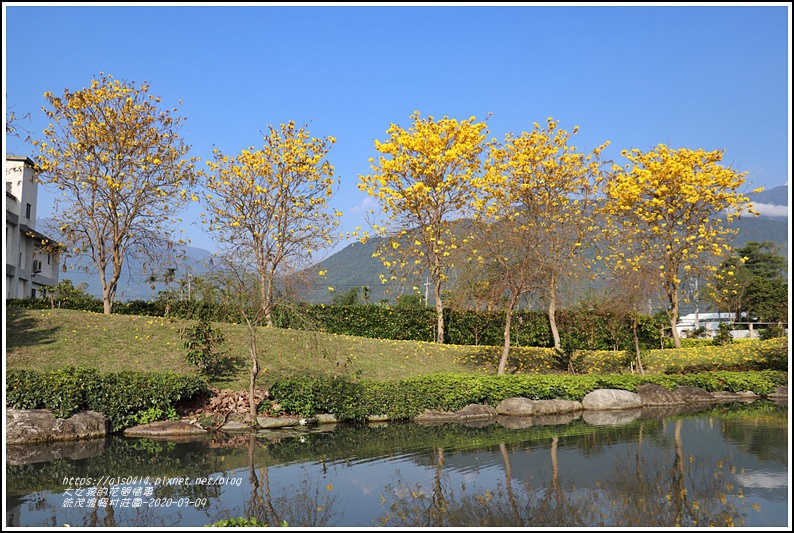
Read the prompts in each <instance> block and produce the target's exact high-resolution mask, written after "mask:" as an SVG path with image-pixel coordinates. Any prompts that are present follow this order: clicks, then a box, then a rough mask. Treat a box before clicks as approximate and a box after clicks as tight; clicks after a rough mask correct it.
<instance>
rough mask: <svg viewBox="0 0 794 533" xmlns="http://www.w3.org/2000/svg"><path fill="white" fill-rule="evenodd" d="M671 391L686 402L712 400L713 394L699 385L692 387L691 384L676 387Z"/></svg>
mask: <svg viewBox="0 0 794 533" xmlns="http://www.w3.org/2000/svg"><path fill="white" fill-rule="evenodd" d="M673 392H675V394H676V396H678V397H679V398H681V399H682V400H683V401H684V402H686V403H697V402H712V401H714V396H712V395H711V393H710V392H709V391H707V390H706V389H702V388H700V387H693V386H692V385H684V386H682V387H678V388H677V389H676V390H675V391H673Z"/></svg>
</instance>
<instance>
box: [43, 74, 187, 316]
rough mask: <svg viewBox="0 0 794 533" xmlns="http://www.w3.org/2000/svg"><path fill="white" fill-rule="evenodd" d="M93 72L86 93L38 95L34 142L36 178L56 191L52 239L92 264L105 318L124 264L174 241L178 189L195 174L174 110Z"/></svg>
mask: <svg viewBox="0 0 794 533" xmlns="http://www.w3.org/2000/svg"><path fill="white" fill-rule="evenodd" d="M100 74H101V76H100V78H99V79H98V80H92V81H91V85H90V87H87V88H83V89H79V90H75V91H71V90H69V89H65V90H64V92H63V94H62V95H61V96H56V95H54V94H52V93H50V92H47V93H45V94H44V97H45V98H46V100H47V102H48V104H49V106H45V107H42V110H43V111H44V112H45V113H46V115H47V116H48V117H49V118H50V120H52V123H50V124H49V125H48V126H47V127H46V128H45V129H44V139H43V140H37V141H35V142H34V144H35V145H36V146H37V147H38V149H39V156H38V161H37V163H38V167H39V178H40V179H41V181H42V182H43V183H44V184H45V185H51V186H53V187H56V188H57V189H58V190H60V191H62V195H61V198H60V199H59V200H58V203H59V206H60V204H61V203H62V204H64V205H63V209H58V210H57V211H56V213H55V216H54V219H55V223H56V224H57V225H58V227H59V228H60V233H61V239H62V240H63V242H64V243H65V244H67V245H68V246H69V247H70V248H71V249H72V250H73V251H74V252H75V253H85V254H87V255H88V256H89V257H90V258H91V260H92V261H93V264H94V266H95V267H96V269H97V270H98V272H99V277H100V280H101V283H102V299H103V301H104V311H105V313H108V314H109V313H111V312H112V309H113V303H114V301H115V296H116V289H117V286H118V280H119V277H120V276H121V271H122V265H123V263H124V260H125V259H126V258H127V257H128V256H129V255H130V254H133V253H134V254H147V255H149V256H152V257H153V256H154V255H155V254H156V253H157V252H159V251H162V250H167V249H170V248H171V247H172V245H173V243H174V242H175V241H176V239H175V238H174V237H175V232H174V230H173V229H172V227H173V224H175V223H177V222H178V219H177V218H175V217H176V216H177V214H178V213H179V211H180V210H181V209H182V208H184V207H185V204H186V202H185V199H184V198H183V195H182V194H180V193H181V191H184V190H185V189H186V188H190V187H191V186H192V185H193V183H194V182H195V180H196V178H197V175H198V172H197V171H196V169H195V159H191V158H188V157H187V156H188V152H189V147H188V146H187V145H186V144H185V143H184V142H183V141H182V140H181V139H180V138H179V136H178V135H177V131H178V129H179V126H180V124H181V123H182V120H183V119H181V118H179V117H176V116H174V113H175V112H176V111H177V109H176V108H171V109H161V108H160V105H159V104H160V98H159V97H156V96H153V95H151V94H149V84H148V83H142V84H140V85H136V84H135V83H134V82H127V81H119V80H116V79H114V78H113V77H112V76H110V75H105V74H103V73H100ZM109 267H110V270H108V269H109Z"/></svg>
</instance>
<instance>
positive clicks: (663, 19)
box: [3, 2, 791, 250]
mask: <svg viewBox="0 0 794 533" xmlns="http://www.w3.org/2000/svg"><path fill="white" fill-rule="evenodd" d="M3 11H4V13H3V15H4V17H3V24H4V46H3V51H4V58H3V69H4V72H3V84H4V87H3V95H4V104H5V109H6V114H8V112H9V111H13V112H14V113H16V115H17V116H23V115H25V114H27V113H30V117H29V118H28V119H25V120H23V121H22V122H21V123H20V126H21V127H23V128H26V129H28V130H29V131H31V132H32V133H33V134H34V135H40V132H41V130H42V128H43V127H44V126H45V125H46V121H45V120H44V115H43V113H42V112H41V110H40V108H41V106H42V105H44V103H45V101H44V98H43V93H44V92H45V91H52V92H54V93H56V94H57V93H61V92H62V91H63V89H65V88H69V89H72V90H74V89H79V88H82V87H84V86H87V85H88V84H89V83H90V81H91V80H92V79H93V78H95V77H97V76H98V75H99V73H100V72H105V73H108V74H111V75H113V76H114V77H116V78H119V79H125V80H131V81H134V82H136V83H140V82H143V81H148V82H150V83H151V88H150V93H151V94H154V95H157V96H161V97H162V98H163V102H164V105H167V106H173V105H176V104H177V103H178V101H179V100H182V101H183V102H184V104H183V105H181V106H179V115H181V116H183V117H185V118H186V119H187V120H186V123H185V127H184V128H183V130H182V136H183V137H184V139H185V140H186V142H187V143H188V144H190V145H191V146H192V147H193V150H192V153H191V155H196V156H200V157H202V158H203V159H204V160H206V159H209V158H210V157H211V150H212V147H213V146H217V147H218V148H219V149H220V150H221V151H222V152H224V153H228V154H235V153H237V152H239V151H240V150H242V149H244V148H248V147H251V146H255V147H259V146H261V141H262V136H261V134H260V132H261V131H266V129H267V126H268V125H275V126H277V125H278V124H280V123H283V122H287V121H290V120H294V121H295V122H296V123H298V124H304V123H309V131H310V132H311V133H312V135H314V136H323V137H324V136H327V135H332V136H334V137H336V138H337V143H336V144H335V145H334V146H333V147H332V148H331V150H330V152H329V154H328V159H329V161H330V162H331V163H332V164H333V165H334V167H335V169H336V176H337V177H338V178H339V179H340V181H341V186H340V189H339V191H338V193H337V194H336V195H335V197H334V199H333V203H332V205H333V207H335V208H337V209H339V210H340V211H342V212H343V214H344V215H343V218H342V223H343V227H342V229H343V230H346V231H351V230H353V228H355V226H365V224H364V222H363V212H364V211H365V210H366V209H367V208H372V207H375V206H374V205H372V204H371V203H370V202H369V201H368V200H367V197H366V195H365V194H364V193H363V192H360V191H359V190H358V189H357V188H356V184H357V182H358V176H359V175H360V174H368V173H370V168H369V163H368V159H369V158H370V157H375V156H376V155H377V154H376V152H375V149H374V140H375V139H380V140H384V139H385V138H386V133H385V132H386V129H387V128H388V127H389V124H390V123H396V124H399V125H401V126H403V127H406V128H407V127H409V126H410V121H409V117H410V115H411V113H412V112H413V111H415V110H416V111H419V112H420V113H421V114H422V116H423V117H424V116H427V115H433V116H435V117H437V118H440V117H443V116H449V117H452V118H457V119H461V120H462V119H466V118H469V117H470V116H474V117H476V118H477V119H485V118H486V117H487V115H488V113H492V116H491V117H490V118H489V119H488V127H489V130H490V133H491V135H490V136H491V137H495V138H497V139H500V140H501V139H503V138H504V135H505V133H508V132H513V133H516V134H519V133H521V132H522V131H529V130H531V129H532V123H533V122H539V123H543V122H544V121H545V120H546V118H547V117H553V118H555V119H556V120H557V121H558V122H559V124H560V126H561V127H562V128H564V129H567V130H571V129H572V128H573V127H574V126H576V125H578V126H579V128H580V129H579V133H578V134H577V135H576V136H575V137H574V139H575V141H576V143H575V144H576V146H578V147H579V148H581V149H583V150H587V149H592V148H594V147H596V146H597V145H599V144H601V143H602V142H604V141H606V140H609V141H611V143H612V145H611V147H610V149H609V150H608V151H607V152H606V156H607V157H608V158H613V159H614V160H615V161H616V162H619V163H620V164H623V163H625V161H624V160H623V159H622V158H621V157H620V155H619V153H620V150H622V149H624V148H625V149H631V148H639V149H642V150H647V149H650V148H652V147H653V146H656V145H657V144H659V143H665V144H667V145H669V146H671V147H673V148H681V147H686V148H693V149H696V148H704V149H706V150H716V149H724V150H725V155H724V160H723V163H724V164H726V165H730V166H731V167H733V168H734V169H736V170H738V171H741V172H748V175H747V180H748V182H749V184H750V185H751V186H752V187H760V186H764V187H766V188H772V187H775V186H778V185H784V184H787V183H788V180H789V175H790V169H791V150H790V145H791V109H790V102H791V72H790V68H789V64H790V53H791V34H790V22H791V9H790V4H789V3H771V4H764V5H757V4H752V5H748V6H743V5H730V4H726V5H721V6H720V5H715V6H711V5H709V6H695V5H678V6H676V5H672V4H671V5H665V4H658V5H655V6H652V5H637V6H609V5H597V4H594V5H568V6H542V5H537V4H523V5H522V4H504V5H498V6H497V5H493V4H488V5H476V4H458V5H446V4H445V5H438V6H433V5H392V6H377V5H370V6H361V5H357V4H354V5H341V4H340V5H331V6H328V5H324V6H314V5H284V6H277V5H268V4H240V5H237V6H230V5H229V4H218V5H213V4H203V5H199V4H197V5H192V6H183V5H179V6H177V5H172V6H168V5H165V4H163V5H157V4H148V5H147V4H129V5H126V6H121V7H118V6H102V5H93V4H92V5H87V6H77V5H74V6H69V5H66V6H64V5H62V4H59V5H55V4H53V5H47V4H35V3H30V4H25V3H15V2H7V3H4V4H3ZM5 142H6V147H5V148H6V153H12V154H17V155H29V156H35V152H34V151H33V149H32V147H30V146H29V145H26V144H25V143H24V142H23V140H20V139H16V138H13V137H11V138H6V140H5ZM52 206H53V197H52V194H51V193H50V192H49V191H47V190H46V189H44V190H41V189H40V193H39V216H40V217H41V216H47V215H48V214H51V212H52ZM200 212H201V207H200V206H198V205H196V206H194V207H193V208H191V210H189V211H188V212H187V213H186V214H185V215H184V217H183V218H184V219H185V225H184V228H185V229H186V231H187V232H188V234H189V235H188V236H189V238H190V239H191V242H192V245H194V246H198V247H201V248H206V249H210V250H212V249H214V245H213V244H212V241H211V239H210V238H209V236H208V235H207V234H206V233H204V232H203V230H202V229H201V228H200V227H199V226H197V225H191V223H192V222H194V221H196V220H198V214H199V213H200ZM343 244H344V243H343ZM337 249H339V247H337Z"/></svg>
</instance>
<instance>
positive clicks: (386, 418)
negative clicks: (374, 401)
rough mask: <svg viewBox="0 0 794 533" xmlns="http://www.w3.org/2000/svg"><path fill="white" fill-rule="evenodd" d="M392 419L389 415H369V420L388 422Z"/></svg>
mask: <svg viewBox="0 0 794 533" xmlns="http://www.w3.org/2000/svg"><path fill="white" fill-rule="evenodd" d="M389 420H391V418H389V416H387V415H372V416H369V417H367V422H388V421H389Z"/></svg>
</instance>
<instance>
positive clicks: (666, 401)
mask: <svg viewBox="0 0 794 533" xmlns="http://www.w3.org/2000/svg"><path fill="white" fill-rule="evenodd" d="M637 394H639V395H640V399H641V400H642V405H681V404H683V403H684V400H683V399H681V397H680V396H679V395H677V394H676V393H674V392H673V391H671V390H667V389H666V388H664V387H662V386H661V385H656V384H655V383H643V384H642V385H640V386H639V387H637Z"/></svg>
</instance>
